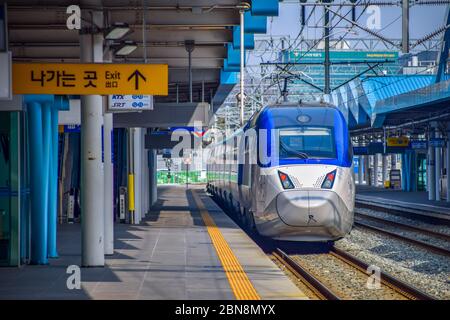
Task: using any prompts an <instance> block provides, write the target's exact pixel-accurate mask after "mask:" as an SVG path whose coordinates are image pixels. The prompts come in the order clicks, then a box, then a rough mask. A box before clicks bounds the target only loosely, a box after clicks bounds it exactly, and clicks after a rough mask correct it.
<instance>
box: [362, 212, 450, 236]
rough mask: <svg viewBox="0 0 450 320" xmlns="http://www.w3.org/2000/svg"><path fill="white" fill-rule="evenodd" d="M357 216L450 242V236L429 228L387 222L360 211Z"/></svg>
mask: <svg viewBox="0 0 450 320" xmlns="http://www.w3.org/2000/svg"><path fill="white" fill-rule="evenodd" d="M355 215H356V216H360V217H363V218H364V219H368V220H372V221H376V222H381V223H384V224H386V225H389V226H392V227H400V228H402V229H407V230H411V231H416V232H419V233H422V234H425V235H428V236H433V237H436V238H440V239H443V240H446V241H450V235H448V234H446V233H442V232H437V231H434V230H430V229H428V228H420V227H416V226H412V225H410V224H406V223H400V222H395V221H391V220H387V219H383V218H378V217H374V216H371V215H368V214H365V213H362V212H361V211H359V210H358V209H356V210H355Z"/></svg>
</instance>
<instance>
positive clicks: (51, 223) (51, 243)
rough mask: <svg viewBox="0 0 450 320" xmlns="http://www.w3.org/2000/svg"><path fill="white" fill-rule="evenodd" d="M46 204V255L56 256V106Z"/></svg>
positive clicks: (52, 118) (52, 108)
mask: <svg viewBox="0 0 450 320" xmlns="http://www.w3.org/2000/svg"><path fill="white" fill-rule="evenodd" d="M50 146H51V147H50V151H51V152H50V159H49V160H50V161H49V197H48V200H49V205H48V257H49V258H57V257H58V252H57V249H56V227H57V219H58V216H57V210H58V209H57V202H58V108H57V106H56V105H53V106H52V107H51V127H50Z"/></svg>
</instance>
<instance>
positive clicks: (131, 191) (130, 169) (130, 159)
mask: <svg viewBox="0 0 450 320" xmlns="http://www.w3.org/2000/svg"><path fill="white" fill-rule="evenodd" d="M134 131H135V128H129V129H128V152H127V153H128V156H127V159H128V211H129V214H130V223H131V224H134V223H135V211H136V205H135V203H136V202H135V197H134V195H135V192H134V159H133V157H134Z"/></svg>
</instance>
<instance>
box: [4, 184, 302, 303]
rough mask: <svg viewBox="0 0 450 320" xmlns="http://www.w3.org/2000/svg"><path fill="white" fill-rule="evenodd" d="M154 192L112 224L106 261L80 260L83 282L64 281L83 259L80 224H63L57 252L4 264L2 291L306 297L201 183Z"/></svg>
mask: <svg viewBox="0 0 450 320" xmlns="http://www.w3.org/2000/svg"><path fill="white" fill-rule="evenodd" d="M158 192H159V201H158V203H157V204H156V205H155V207H154V208H153V211H152V212H151V213H150V214H149V215H148V217H147V218H146V219H145V220H144V221H143V222H142V223H141V224H140V225H125V224H116V226H115V253H114V255H111V256H107V257H106V265H105V267H104V268H81V289H79V290H76V289H75V290H69V289H68V288H67V284H66V282H67V278H68V277H69V276H70V275H69V274H67V273H66V269H67V267H68V266H69V265H80V264H81V230H80V225H79V224H72V225H62V226H59V229H58V250H59V254H60V257H59V258H58V259H53V260H51V261H50V264H49V265H46V266H31V265H26V266H23V267H21V268H2V269H1V271H2V272H0V299H159V300H165V299H174V300H178V299H183V300H184V299H186V300H191V299H208V300H233V299H249V300H257V299H307V298H306V296H305V295H304V294H303V293H302V292H301V291H300V289H298V288H297V287H296V286H295V285H294V284H293V283H292V281H291V280H290V279H289V278H288V277H287V276H286V275H285V274H284V273H283V272H282V271H281V270H280V269H279V268H278V267H277V266H276V265H275V264H274V263H273V262H272V261H271V260H270V259H269V258H268V256H267V255H266V254H265V253H264V252H263V251H262V250H261V249H260V248H259V247H258V246H257V245H256V244H255V243H254V242H253V241H252V240H251V239H250V238H249V237H248V236H247V234H246V233H245V232H244V231H242V230H241V229H240V228H239V227H238V226H237V225H236V224H235V223H234V222H233V221H232V220H231V219H230V218H229V217H228V216H227V215H226V214H225V213H224V212H223V211H222V210H221V209H220V208H219V207H218V206H217V205H216V204H215V203H214V202H213V201H212V200H211V199H210V197H209V196H207V195H206V193H205V192H204V186H190V187H189V189H186V187H185V186H164V187H159V188H158Z"/></svg>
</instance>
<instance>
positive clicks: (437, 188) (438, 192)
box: [434, 126, 442, 201]
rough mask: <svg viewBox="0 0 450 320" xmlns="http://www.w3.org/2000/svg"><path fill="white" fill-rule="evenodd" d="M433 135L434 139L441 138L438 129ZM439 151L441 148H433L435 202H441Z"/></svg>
mask: <svg viewBox="0 0 450 320" xmlns="http://www.w3.org/2000/svg"><path fill="white" fill-rule="evenodd" d="M434 135H435V137H436V138H440V137H441V134H440V133H439V129H438V127H437V126H436V128H435V132H434ZM441 149H442V148H438V147H436V148H434V153H435V155H434V170H435V176H436V178H435V180H434V182H435V184H436V186H435V188H434V191H435V192H436V200H437V201H440V200H441V175H442V173H441V172H442V161H441V159H442V157H441Z"/></svg>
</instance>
